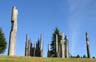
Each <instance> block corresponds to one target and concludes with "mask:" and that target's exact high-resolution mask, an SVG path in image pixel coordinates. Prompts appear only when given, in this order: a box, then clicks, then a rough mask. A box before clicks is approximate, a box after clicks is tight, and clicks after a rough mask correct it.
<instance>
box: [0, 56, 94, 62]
mask: <svg viewBox="0 0 96 62" xmlns="http://www.w3.org/2000/svg"><path fill="white" fill-rule="evenodd" d="M0 62H96V59H87V58H68V59H64V58H42V57H23V56H21V57H20V56H0Z"/></svg>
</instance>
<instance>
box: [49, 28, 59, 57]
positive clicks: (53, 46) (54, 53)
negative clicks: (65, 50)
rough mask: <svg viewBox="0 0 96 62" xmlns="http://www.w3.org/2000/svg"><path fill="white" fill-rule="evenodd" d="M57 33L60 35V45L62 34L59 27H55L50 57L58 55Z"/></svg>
mask: <svg viewBox="0 0 96 62" xmlns="http://www.w3.org/2000/svg"><path fill="white" fill-rule="evenodd" d="M56 34H57V36H58V45H60V40H61V35H60V31H59V29H58V28H56V29H55V31H54V33H53V37H52V41H51V51H50V57H57V55H56Z"/></svg>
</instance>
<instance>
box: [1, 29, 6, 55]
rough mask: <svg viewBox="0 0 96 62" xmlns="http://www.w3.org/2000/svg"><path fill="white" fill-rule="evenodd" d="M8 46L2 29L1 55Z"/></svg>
mask: <svg viewBox="0 0 96 62" xmlns="http://www.w3.org/2000/svg"><path fill="white" fill-rule="evenodd" d="M6 44H7V43H6V39H5V37H4V33H3V32H2V29H1V28H0V54H1V53H4V52H5V49H6Z"/></svg>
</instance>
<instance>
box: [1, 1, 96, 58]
mask: <svg viewBox="0 0 96 62" xmlns="http://www.w3.org/2000/svg"><path fill="white" fill-rule="evenodd" d="M14 5H15V6H16V7H17V9H18V12H19V13H18V21H17V22H18V29H17V38H16V40H17V41H16V55H17V56H24V52H25V40H26V39H25V38H26V37H25V36H26V33H28V35H29V38H30V39H31V40H32V43H35V42H36V41H37V40H38V38H39V35H40V33H43V40H44V52H43V53H44V57H46V55H47V48H48V43H50V42H51V40H52V33H53V32H54V29H55V27H58V28H59V30H60V31H61V32H64V34H66V35H68V38H69V49H70V50H69V51H70V53H71V54H72V55H77V54H79V55H81V56H82V55H84V54H85V55H86V44H85V43H86V42H85V32H86V31H87V32H88V33H89V38H90V50H91V56H92V57H93V56H95V57H96V51H95V50H96V47H95V45H96V38H95V35H96V29H95V26H96V0H6V1H5V0H0V8H1V9H0V27H1V28H2V29H3V31H4V33H5V37H6V41H7V43H8V44H9V33H10V29H11V9H12V6H14ZM8 44H7V46H8ZM7 51H8V47H7V49H6V52H5V53H4V54H5V55H7Z"/></svg>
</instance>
